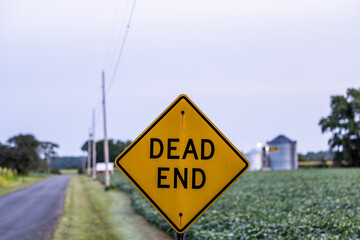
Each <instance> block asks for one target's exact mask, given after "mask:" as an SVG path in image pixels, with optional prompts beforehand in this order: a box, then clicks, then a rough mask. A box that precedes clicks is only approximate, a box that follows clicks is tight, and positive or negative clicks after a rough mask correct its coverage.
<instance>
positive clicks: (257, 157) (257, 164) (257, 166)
mask: <svg viewBox="0 0 360 240" xmlns="http://www.w3.org/2000/svg"><path fill="white" fill-rule="evenodd" d="M245 157H246V159H247V160H249V162H250V167H249V171H259V170H261V168H262V167H263V163H262V152H261V151H260V150H256V149H252V150H251V151H249V152H247V153H246V154H245Z"/></svg>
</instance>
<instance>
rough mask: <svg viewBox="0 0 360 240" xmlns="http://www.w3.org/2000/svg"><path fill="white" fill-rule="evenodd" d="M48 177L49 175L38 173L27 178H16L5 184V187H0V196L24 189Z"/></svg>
mask: <svg viewBox="0 0 360 240" xmlns="http://www.w3.org/2000/svg"><path fill="white" fill-rule="evenodd" d="M49 176H50V175H45V174H40V173H32V174H30V175H29V176H25V177H21V176H18V177H17V179H16V180H15V179H14V180H12V181H10V182H8V183H6V184H5V185H0V196H2V195H5V194H8V193H11V192H14V191H16V190H19V189H21V188H25V187H27V186H29V185H31V184H34V183H37V182H39V181H40V180H43V179H44V178H46V177H49Z"/></svg>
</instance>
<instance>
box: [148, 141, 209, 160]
mask: <svg viewBox="0 0 360 240" xmlns="http://www.w3.org/2000/svg"><path fill="white" fill-rule="evenodd" d="M178 142H180V139H178V138H169V139H168V140H167V146H165V147H167V148H166V156H167V159H180V155H176V152H177V148H178V147H177V143H178ZM200 144H201V146H200V159H201V160H209V159H210V158H212V157H213V156H214V153H215V146H214V143H213V142H212V141H211V140H210V139H201V141H200ZM155 145H157V146H158V148H159V150H158V152H156V153H155V151H154V146H155ZM209 148H210V153H208V154H206V153H205V152H208V151H206V149H209ZM163 152H164V144H163V142H162V141H161V140H160V139H158V138H151V139H150V158H151V159H156V158H160V157H161V156H162V155H163ZM189 154H192V155H193V156H194V158H195V159H199V157H198V151H196V148H195V144H194V141H193V140H192V139H191V138H190V139H189V140H188V141H187V144H186V147H185V150H184V153H183V154H182V157H181V159H186V157H187V156H188V155H189Z"/></svg>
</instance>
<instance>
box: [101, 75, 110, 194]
mask: <svg viewBox="0 0 360 240" xmlns="http://www.w3.org/2000/svg"><path fill="white" fill-rule="evenodd" d="M102 90H103V113H104V158H105V186H106V187H107V186H110V174H109V144H108V139H107V133H106V107H105V72H104V71H102Z"/></svg>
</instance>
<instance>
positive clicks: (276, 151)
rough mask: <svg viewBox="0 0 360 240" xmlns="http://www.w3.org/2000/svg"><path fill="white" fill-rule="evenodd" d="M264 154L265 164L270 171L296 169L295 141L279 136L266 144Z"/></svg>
mask: <svg viewBox="0 0 360 240" xmlns="http://www.w3.org/2000/svg"><path fill="white" fill-rule="evenodd" d="M265 154H266V159H267V164H268V166H269V167H270V168H271V169H272V170H292V169H298V158H297V153H296V141H292V140H290V139H289V138H287V137H286V136H284V135H279V136H277V137H276V138H274V139H273V140H272V141H269V142H267V143H266V146H265Z"/></svg>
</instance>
